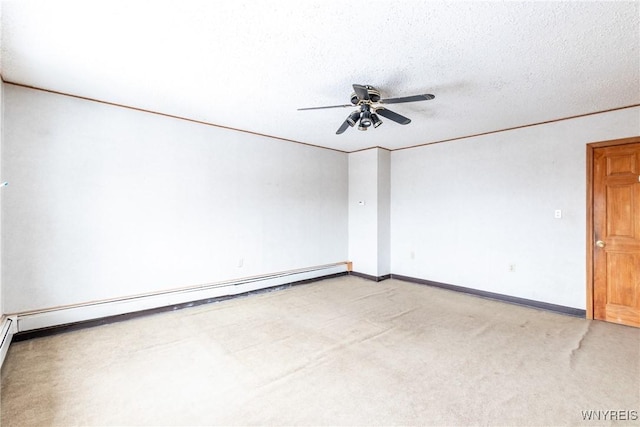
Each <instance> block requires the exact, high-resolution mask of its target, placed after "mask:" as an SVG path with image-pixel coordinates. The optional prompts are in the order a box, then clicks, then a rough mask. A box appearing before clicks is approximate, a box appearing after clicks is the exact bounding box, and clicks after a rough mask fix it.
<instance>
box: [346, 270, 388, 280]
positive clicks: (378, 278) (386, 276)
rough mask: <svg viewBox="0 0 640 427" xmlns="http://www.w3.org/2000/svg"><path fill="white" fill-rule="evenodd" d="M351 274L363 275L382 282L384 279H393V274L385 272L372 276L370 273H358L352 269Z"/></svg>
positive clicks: (365, 277)
mask: <svg viewBox="0 0 640 427" xmlns="http://www.w3.org/2000/svg"><path fill="white" fill-rule="evenodd" d="M349 275H350V276H356V277H361V278H363V279H367V280H371V281H374V282H382V281H383V280H387V279H391V274H385V275H384V276H372V275H370V274H364V273H358V272H357V271H350V272H349Z"/></svg>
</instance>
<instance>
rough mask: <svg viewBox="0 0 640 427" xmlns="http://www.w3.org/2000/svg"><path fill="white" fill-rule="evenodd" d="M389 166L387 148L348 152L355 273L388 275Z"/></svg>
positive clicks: (351, 237)
mask: <svg viewBox="0 0 640 427" xmlns="http://www.w3.org/2000/svg"><path fill="white" fill-rule="evenodd" d="M390 169H391V156H390V152H389V151H387V150H384V149H380V148H372V149H369V150H364V151H358V152H355V153H351V154H349V259H350V260H351V261H352V262H353V270H354V271H355V272H357V273H364V274H368V275H370V276H375V277H380V276H384V275H387V274H390V220H389V212H390V206H389V203H390ZM361 202H364V205H363V204H361Z"/></svg>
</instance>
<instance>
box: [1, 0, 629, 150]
mask: <svg viewBox="0 0 640 427" xmlns="http://www.w3.org/2000/svg"><path fill="white" fill-rule="evenodd" d="M1 7H2V9H1V13H2V44H1V51H0V52H1V63H0V67H1V68H0V72H1V74H2V78H3V79H4V80H5V81H7V82H11V83H17V84H23V85H28V86H33V87H37V88H42V89H46V90H51V91H57V92H62V93H66V94H71V95H77V96H82V97H87V98H92V99H96V100H100V101H107V102H112V103H117V104H123V105H127V106H131V107H135V108H140V109H145V110H151V111H156V112H161V113H165V114H170V115H176V116H181V117H185V118H189V119H194V120H199V121H204V122H208V123H212V124H216V125H221V126H227V127H232V128H237V129H242V130H246V131H250V132H256V133H261V134H266V135H270V136H275V137H278V138H285V139H291V140H295V141H299V142H304V143H308V144H314V145H320V146H325V147H329V148H334V149H339V150H344V151H354V150H359V149H363V148H367V147H372V146H380V147H385V148H389V149H396V148H401V147H408V146H413V145H418V144H425V143H429V142H434V141H441V140H447V139H452V138H458V137H463V136H467V135H472V134H479V133H484V132H491V131H496V130H500V129H505V128H510V127H515V126H523V125H527V124H532V123H538V122H543V121H548V120H555V119H560V118H565V117H569V116H575V115H581V114H587V113H592V112H596V111H603V110H608V109H613V108H619V107H624V106H629V105H635V104H640V2H638V1H634V2H550V3H546V2H533V1H532V2H489V3H485V2H470V3H466V2H425V1H416V2H414V1H395V0H386V1H375V0H373V1H368V2H361V3H358V4H357V5H356V4H355V3H348V2H344V1H330V0H322V1H273V0H269V1H237V0H229V1H188V0H187V1H185V0H172V1H157V0H156V1H135V0H134V1H132V0H129V1H113V0H111V1H75V2H70V1H51V0H47V1H28V0H23V1H3V2H2V4H1ZM353 83H358V84H368V85H372V86H375V87H377V88H378V89H380V91H381V92H382V95H383V98H384V97H400V96H407V95H413V94H419V93H432V94H434V95H436V98H435V99H434V100H431V101H425V102H417V103H411V104H401V105H394V106H390V107H389V108H390V109H392V110H394V111H396V112H398V113H400V114H403V115H405V116H407V117H409V118H411V119H412V122H411V124H409V125H406V126H401V125H399V124H396V123H393V122H391V121H390V120H384V124H383V125H382V126H380V127H379V128H377V129H370V130H368V131H366V132H362V131H358V130H357V129H355V128H353V129H352V128H350V129H347V131H346V132H345V133H344V134H342V135H336V134H335V131H336V129H337V128H338V127H339V126H340V124H341V123H342V122H343V121H344V120H345V118H346V116H347V115H348V114H349V112H351V109H329V110H315V111H297V108H300V107H312V106H322V105H336V104H346V103H348V102H349V97H350V95H351V92H352V88H351V85H352V84H353Z"/></svg>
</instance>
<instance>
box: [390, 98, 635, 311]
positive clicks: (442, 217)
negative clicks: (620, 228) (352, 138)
mask: <svg viewBox="0 0 640 427" xmlns="http://www.w3.org/2000/svg"><path fill="white" fill-rule="evenodd" d="M639 134H640V108H633V109H626V110H620V111H615V112H609V113H603V114H599V115H594V116H587V117H582V118H577V119H572V120H566V121H561V122H555V123H551V124H546V125H540V126H534V127H528V128H523V129H519V130H513V131H508V132H501V133H496V134H492V135H486V136H481V137H475V138H468V139H462V140H458V141H454V142H448V143H443V144H436V145H430V146H425V147H420V148H413V149H406V150H401V151H394V152H392V153H391V171H392V172H391V254H392V255H391V259H392V261H391V267H392V268H391V269H392V272H393V273H394V274H399V275H405V276H410V277H415V278H421V279H426V280H433V281H437V282H443V283H448V284H453V285H457V286H464V287H470V288H475V289H480V290H485V291H490V292H497V293H501V294H506V295H512V296H517V297H521V298H528V299H533V300H538V301H544V302H549V303H554V304H560V305H564V306H569V307H575V308H585V300H586V290H585V289H586V273H585V269H586V246H585V239H586V230H585V227H586V155H585V153H586V144H587V143H589V142H595V141H601V140H609V139H617V138H624V137H630V136H635V135H639ZM556 209H561V210H562V213H563V218H562V219H554V210H556ZM510 265H514V268H515V271H513V272H509V271H508V270H509V266H510Z"/></svg>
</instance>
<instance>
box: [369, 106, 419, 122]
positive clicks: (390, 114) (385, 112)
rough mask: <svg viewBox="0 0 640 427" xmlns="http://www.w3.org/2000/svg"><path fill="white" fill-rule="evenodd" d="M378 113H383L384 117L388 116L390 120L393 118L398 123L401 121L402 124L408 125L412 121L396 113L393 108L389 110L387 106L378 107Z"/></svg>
mask: <svg viewBox="0 0 640 427" xmlns="http://www.w3.org/2000/svg"><path fill="white" fill-rule="evenodd" d="M376 114H378V115H381V116H382V117H386V118H387V119H389V120H393V121H394V122H396V123H400V124H401V125H408V124H409V123H411V119H409V118H408V117H405V116H401V115H400V114H398V113H394V112H393V111H391V110H387V109H386V108H378V109H377V110H376Z"/></svg>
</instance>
